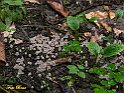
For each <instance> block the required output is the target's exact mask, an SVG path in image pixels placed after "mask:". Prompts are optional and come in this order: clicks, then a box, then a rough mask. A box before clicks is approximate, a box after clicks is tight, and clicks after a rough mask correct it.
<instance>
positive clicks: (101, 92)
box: [93, 88, 108, 93]
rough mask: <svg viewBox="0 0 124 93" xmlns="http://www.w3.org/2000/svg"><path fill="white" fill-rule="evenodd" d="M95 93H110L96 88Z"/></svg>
mask: <svg viewBox="0 0 124 93" xmlns="http://www.w3.org/2000/svg"><path fill="white" fill-rule="evenodd" d="M93 91H94V93H108V92H107V91H106V90H105V89H103V88H102V89H99V88H95V89H94V90H93Z"/></svg>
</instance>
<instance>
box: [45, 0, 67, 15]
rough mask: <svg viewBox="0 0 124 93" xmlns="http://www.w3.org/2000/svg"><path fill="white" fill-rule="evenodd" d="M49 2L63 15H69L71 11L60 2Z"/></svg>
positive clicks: (48, 1) (50, 0)
mask: <svg viewBox="0 0 124 93" xmlns="http://www.w3.org/2000/svg"><path fill="white" fill-rule="evenodd" d="M47 3H48V4H49V5H50V6H51V7H52V8H53V9H54V10H55V11H57V12H58V13H60V14H61V15H62V16H64V17H67V16H68V14H69V12H68V11H67V10H66V9H65V8H64V7H63V6H62V5H61V4H60V3H58V2H55V1H52V0H47Z"/></svg>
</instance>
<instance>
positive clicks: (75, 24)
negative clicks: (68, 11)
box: [67, 16, 80, 31]
mask: <svg viewBox="0 0 124 93" xmlns="http://www.w3.org/2000/svg"><path fill="white" fill-rule="evenodd" d="M67 24H68V26H69V27H70V28H71V29H72V30H74V31H76V30H78V29H79V26H80V23H79V21H78V20H77V18H76V17H73V16H68V17H67Z"/></svg>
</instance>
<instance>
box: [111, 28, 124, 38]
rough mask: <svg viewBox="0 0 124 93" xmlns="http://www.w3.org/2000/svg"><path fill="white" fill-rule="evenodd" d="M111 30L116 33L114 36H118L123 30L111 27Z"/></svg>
mask: <svg viewBox="0 0 124 93" xmlns="http://www.w3.org/2000/svg"><path fill="white" fill-rule="evenodd" d="M113 31H114V33H115V34H116V36H119V34H120V33H122V32H124V31H123V30H119V29H117V28H113Z"/></svg>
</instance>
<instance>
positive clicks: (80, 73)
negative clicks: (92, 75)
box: [78, 72, 86, 78]
mask: <svg viewBox="0 0 124 93" xmlns="http://www.w3.org/2000/svg"><path fill="white" fill-rule="evenodd" d="M78 76H79V77H81V78H85V77H86V75H85V73H84V72H78Z"/></svg>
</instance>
